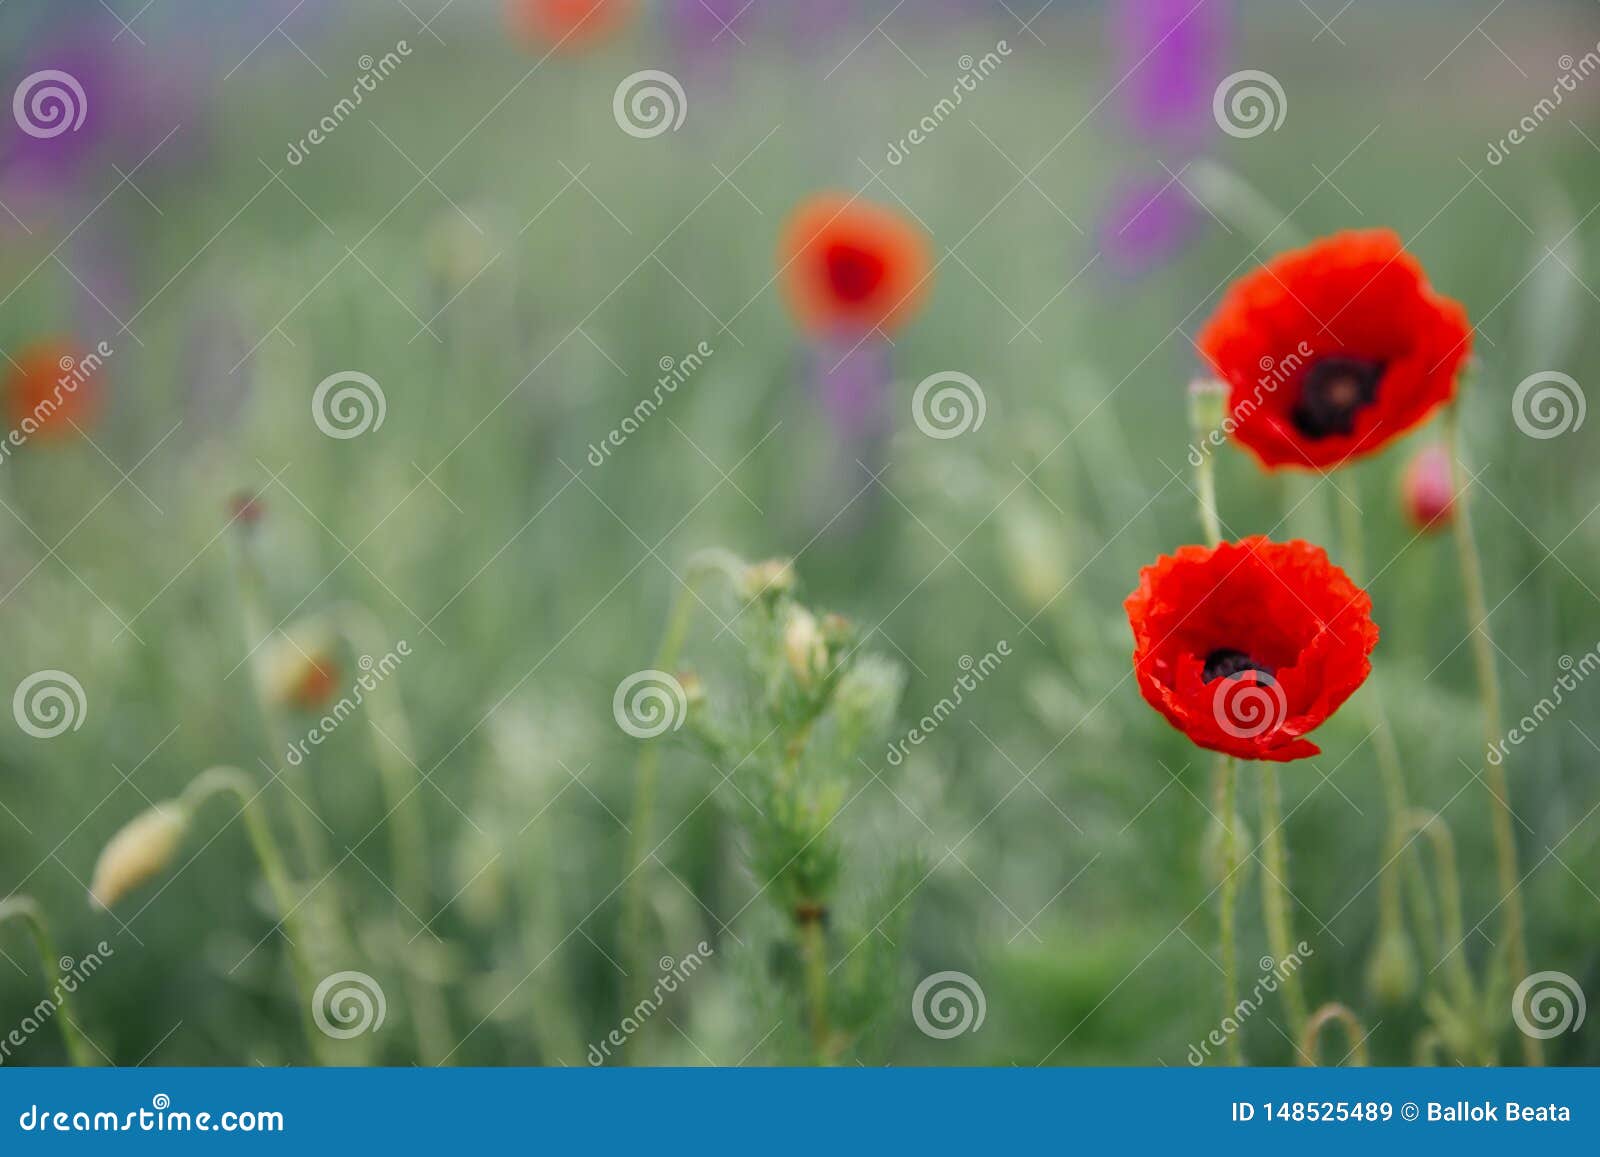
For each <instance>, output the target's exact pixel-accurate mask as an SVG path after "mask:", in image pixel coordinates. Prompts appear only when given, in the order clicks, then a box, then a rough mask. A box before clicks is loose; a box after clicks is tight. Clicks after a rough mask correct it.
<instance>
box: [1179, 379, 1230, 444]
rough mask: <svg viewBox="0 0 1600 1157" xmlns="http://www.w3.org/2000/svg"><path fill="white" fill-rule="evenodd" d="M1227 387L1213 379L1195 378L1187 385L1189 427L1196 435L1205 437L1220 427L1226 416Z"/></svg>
mask: <svg viewBox="0 0 1600 1157" xmlns="http://www.w3.org/2000/svg"><path fill="white" fill-rule="evenodd" d="M1227 402H1228V387H1227V384H1226V383H1224V382H1219V381H1217V379H1215V378H1196V379H1195V380H1194V381H1192V382H1190V383H1189V426H1190V428H1191V429H1192V430H1194V432H1195V434H1196V435H1201V436H1203V435H1206V434H1209V433H1211V431H1213V430H1215V429H1217V428H1218V427H1220V426H1221V425H1222V419H1223V418H1224V417H1226V416H1227V414H1226V410H1227Z"/></svg>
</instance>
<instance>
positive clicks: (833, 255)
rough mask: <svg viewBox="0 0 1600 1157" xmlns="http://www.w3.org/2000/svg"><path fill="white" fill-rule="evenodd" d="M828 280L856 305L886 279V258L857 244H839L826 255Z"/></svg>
mask: <svg viewBox="0 0 1600 1157" xmlns="http://www.w3.org/2000/svg"><path fill="white" fill-rule="evenodd" d="M825 260H826V264H827V270H828V284H829V285H830V286H831V287H832V288H833V291H834V292H835V293H836V294H838V295H839V297H840V299H841V300H843V301H846V302H849V303H850V304H852V305H854V304H856V303H859V302H862V301H865V300H866V299H867V298H868V297H870V296H872V293H873V291H874V290H876V289H877V288H878V286H879V285H880V284H881V283H882V282H883V278H884V274H885V272H886V267H885V265H884V261H883V258H881V257H879V256H878V255H877V254H876V253H869V252H868V251H867V250H865V249H858V248H856V247H855V246H853V245H835V246H834V247H833V248H832V249H830V250H829V251H828V254H827V257H826V259H825Z"/></svg>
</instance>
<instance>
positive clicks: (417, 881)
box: [337, 603, 453, 1064]
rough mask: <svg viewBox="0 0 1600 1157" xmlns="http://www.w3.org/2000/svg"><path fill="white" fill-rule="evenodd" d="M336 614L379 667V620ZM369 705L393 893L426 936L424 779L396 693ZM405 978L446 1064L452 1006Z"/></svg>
mask: <svg viewBox="0 0 1600 1157" xmlns="http://www.w3.org/2000/svg"><path fill="white" fill-rule="evenodd" d="M337 614H338V621H339V631H340V633H341V634H343V635H344V637H345V642H346V643H347V644H348V645H349V647H350V649H351V650H352V651H353V652H355V653H356V654H357V655H359V656H362V657H365V658H367V659H368V660H370V662H371V663H372V664H373V667H374V668H377V667H378V664H379V663H380V661H381V657H382V656H384V655H386V654H387V652H388V648H387V647H386V645H385V638H386V636H385V632H384V630H383V627H382V624H381V623H380V622H379V621H378V618H377V616H376V615H374V614H373V613H372V612H371V611H370V610H368V609H367V608H366V607H364V606H362V605H361V604H359V603H344V604H341V605H340V607H339V608H337ZM407 649H409V647H408V648H407ZM358 665H359V661H358ZM363 670H367V668H363ZM387 674H388V673H387V672H383V671H381V669H380V675H379V677H382V678H387ZM366 702H367V703H368V705H369V706H368V711H369V715H368V722H369V723H370V724H371V726H370V727H368V729H367V731H368V734H369V735H370V736H371V739H372V756H373V759H374V760H375V761H376V763H377V765H378V778H379V782H380V783H381V785H382V787H383V794H384V802H385V804H386V805H387V814H386V816H385V823H386V826H387V827H388V829H389V841H390V852H389V854H390V857H391V858H392V859H393V861H394V869H395V893H396V895H398V896H399V898H400V903H401V906H402V907H404V908H405V909H406V910H407V911H408V912H409V913H410V914H411V917H412V919H413V920H414V921H415V922H416V923H417V929H418V930H417V935H422V934H423V933H424V932H425V930H426V921H427V919H428V917H427V916H426V915H425V913H426V911H427V909H428V908H429V907H430V906H431V900H430V892H431V888H430V883H431V875H432V873H431V871H430V866H429V857H428V842H427V829H426V828H425V826H424V824H423V820H422V810H421V801H420V800H417V799H413V798H412V797H414V796H415V795H416V794H417V792H418V791H419V790H420V788H421V786H422V777H421V774H420V773H419V772H418V770H417V767H416V765H415V764H414V763H412V761H411V757H410V756H409V755H408V754H406V753H407V752H410V751H415V750H416V745H415V744H414V743H413V742H412V740H411V723H410V720H409V719H408V718H407V716H406V710H405V703H404V701H403V700H401V698H400V692H399V690H398V689H397V688H395V689H385V690H383V691H382V692H381V693H379V694H374V695H373V696H372V697H371V698H370V699H368V700H366ZM380 718H381V720H382V722H381V723H380ZM414 938H415V937H413V939H414ZM405 974H406V990H407V994H408V996H409V998H410V1003H411V1006H412V1013H413V1017H412V1019H413V1022H414V1027H415V1030H416V1034H417V1046H418V1048H419V1049H420V1050H421V1057H422V1059H423V1060H424V1061H425V1062H427V1063H429V1064H442V1063H444V1060H445V1058H446V1057H448V1056H449V1055H450V1053H451V1050H452V1048H453V1046H452V1044H451V1043H450V1038H451V1035H452V1034H451V1031H450V1010H449V1007H448V1005H447V1004H446V1003H445V1000H444V995H443V993H441V992H440V991H439V986H438V985H437V984H435V983H434V982H433V980H432V979H431V978H429V977H428V976H427V975H425V973H424V971H423V970H422V969H420V968H418V967H416V966H414V965H413V966H410V967H407V968H406V973H405Z"/></svg>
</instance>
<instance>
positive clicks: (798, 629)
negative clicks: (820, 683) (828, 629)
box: [783, 607, 828, 687]
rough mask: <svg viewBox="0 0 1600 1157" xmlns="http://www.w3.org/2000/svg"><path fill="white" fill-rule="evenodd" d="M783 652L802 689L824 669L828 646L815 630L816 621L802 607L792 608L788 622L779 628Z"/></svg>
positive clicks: (813, 680)
mask: <svg viewBox="0 0 1600 1157" xmlns="http://www.w3.org/2000/svg"><path fill="white" fill-rule="evenodd" d="M783 653H784V656H785V657H786V658H787V659H788V660H789V669H790V670H791V671H793V672H794V677H795V679H796V680H798V681H799V683H800V685H801V686H802V687H810V686H811V685H812V683H813V682H815V681H816V678H817V676H818V675H820V674H822V673H823V672H824V671H826V670H827V669H828V645H827V643H826V642H824V641H823V637H822V632H821V631H820V630H819V629H818V628H817V620H816V618H815V617H814V616H813V615H812V614H811V612H810V611H808V610H806V609H805V608H804V607H794V608H792V609H791V610H790V612H789V622H788V624H787V625H786V626H785V627H784V629H783Z"/></svg>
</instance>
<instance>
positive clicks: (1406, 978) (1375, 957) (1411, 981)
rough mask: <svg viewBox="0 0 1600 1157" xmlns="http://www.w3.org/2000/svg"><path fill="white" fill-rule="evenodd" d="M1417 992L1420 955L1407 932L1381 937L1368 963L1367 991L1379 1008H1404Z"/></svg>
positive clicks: (1398, 930) (1390, 932)
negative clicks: (1402, 1006)
mask: <svg viewBox="0 0 1600 1157" xmlns="http://www.w3.org/2000/svg"><path fill="white" fill-rule="evenodd" d="M1416 990H1417V955H1416V952H1415V951H1413V950H1412V947H1411V939H1410V937H1408V936H1407V935H1406V933H1405V929H1403V928H1390V929H1386V930H1384V931H1382V932H1379V933H1378V942H1377V944H1376V945H1374V946H1373V949H1372V957H1371V959H1369V960H1368V961H1367V991H1368V992H1370V993H1371V994H1372V998H1373V999H1374V1000H1376V1001H1377V1002H1378V1003H1379V1004H1383V1005H1391V1006H1392V1005H1397V1004H1404V1003H1405V1002H1406V1001H1407V1000H1409V999H1411V996H1412V995H1413V994H1414V993H1415V992H1416Z"/></svg>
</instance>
